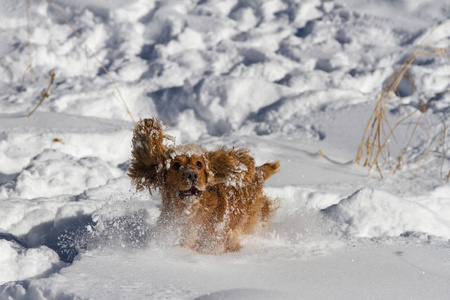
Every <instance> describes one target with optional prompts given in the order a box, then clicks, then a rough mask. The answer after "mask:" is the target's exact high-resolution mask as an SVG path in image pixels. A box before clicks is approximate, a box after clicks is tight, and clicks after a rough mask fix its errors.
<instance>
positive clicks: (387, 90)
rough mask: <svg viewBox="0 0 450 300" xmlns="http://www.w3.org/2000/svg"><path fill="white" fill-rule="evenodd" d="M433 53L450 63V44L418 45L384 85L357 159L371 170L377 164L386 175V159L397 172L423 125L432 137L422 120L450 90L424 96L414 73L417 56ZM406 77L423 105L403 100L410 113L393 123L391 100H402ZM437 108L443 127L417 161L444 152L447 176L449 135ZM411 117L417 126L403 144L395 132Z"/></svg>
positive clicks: (405, 109) (424, 148) (406, 110)
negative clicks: (396, 154)
mask: <svg viewBox="0 0 450 300" xmlns="http://www.w3.org/2000/svg"><path fill="white" fill-rule="evenodd" d="M441 26H442V25H441ZM431 55H441V56H442V57H444V59H446V62H447V63H448V60H447V59H448V57H449V56H450V47H433V46H419V47H417V48H416V49H415V51H414V52H413V53H411V54H410V55H409V56H408V57H407V58H406V59H405V61H404V62H403V63H402V65H401V66H400V67H399V68H398V69H397V70H396V72H395V73H394V74H393V75H392V77H391V78H390V79H389V80H388V82H387V83H386V85H385V86H384V88H383V91H382V93H381V95H380V97H379V99H378V101H377V103H376V105H375V109H374V111H373V113H372V115H371V117H370V119H369V121H368V123H367V126H366V128H365V131H364V135H363V138H362V141H361V144H360V146H359V149H358V152H357V155H356V159H355V163H357V164H361V162H362V163H363V166H365V167H368V168H369V172H370V170H372V168H374V167H375V168H376V170H377V171H378V173H379V174H380V176H381V177H382V178H383V174H382V168H381V166H380V165H381V164H382V163H383V164H385V163H386V162H387V165H388V168H389V170H393V173H395V172H396V171H397V170H398V169H399V168H400V167H401V166H402V165H404V164H405V152H406V150H407V149H408V147H410V145H411V144H412V142H413V139H414V137H415V136H416V134H417V132H418V131H419V129H420V130H421V131H423V132H425V133H426V134H427V135H428V137H429V139H431V135H430V134H429V133H428V131H427V130H426V128H425V127H424V126H423V125H422V123H421V121H422V116H425V113H426V112H427V109H428V108H429V107H430V106H433V107H435V108H436V106H435V102H436V100H437V99H439V98H441V97H442V96H443V95H444V94H446V93H448V92H449V90H446V91H443V92H441V93H439V94H438V95H436V96H435V97H433V98H430V99H428V100H424V99H422V98H421V97H420V95H419V93H417V87H416V84H415V82H414V79H413V76H412V73H411V65H412V64H413V62H414V61H415V60H416V59H417V58H421V57H425V56H431ZM402 80H408V81H410V83H411V85H412V89H413V95H415V96H416V97H417V101H418V104H419V105H418V108H416V109H415V110H413V111H408V109H407V108H406V107H405V106H404V105H403V104H402V103H401V107H403V109H404V111H405V112H406V116H405V117H404V118H403V119H401V120H400V121H398V122H397V123H396V124H395V125H394V126H391V125H390V123H389V121H388V118H387V116H386V110H387V108H388V106H389V104H390V103H391V101H393V100H399V101H400V102H401V96H400V93H399V91H398V88H399V85H400V83H401V81H402ZM436 111H437V113H436V114H437V115H438V117H439V121H440V123H441V124H442V127H443V130H442V132H441V133H440V134H439V135H438V136H437V137H435V138H434V140H433V141H432V142H431V143H430V141H428V142H427V143H426V144H428V145H429V146H424V147H423V149H422V150H421V151H422V152H421V153H422V154H421V155H420V156H419V159H417V160H416V162H420V161H421V160H422V159H423V158H424V157H425V156H426V155H427V154H429V153H435V154H439V155H441V156H442V164H441V177H444V175H443V167H444V162H445V159H446V157H447V156H446V153H445V137H446V131H447V127H446V124H445V121H444V119H443V118H442V116H441V114H440V113H439V112H438V110H437V109H436ZM416 114H419V116H418V118H417V120H416V121H412V120H411V117H412V116H413V115H416ZM425 117H426V116H425ZM407 121H409V122H412V123H410V125H411V124H413V125H414V128H413V129H412V133H411V135H410V136H409V138H408V139H407V142H406V144H401V143H400V142H399V140H398V139H397V137H396V135H395V130H396V129H397V127H398V126H399V125H400V124H404V123H405V122H407ZM391 140H392V141H394V143H393V144H394V145H395V147H397V150H398V151H399V153H400V156H399V157H398V158H397V163H396V166H395V167H393V166H392V165H391V161H392V157H391V149H390V148H389V146H390V145H389V143H390V141H391ZM439 142H441V144H442V148H441V150H440V151H437V150H433V149H435V148H436V147H437V146H438V144H439ZM449 178H450V171H449V173H448V175H447V176H446V180H447V182H448V180H449Z"/></svg>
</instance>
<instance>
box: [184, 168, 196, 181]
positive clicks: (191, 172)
mask: <svg viewBox="0 0 450 300" xmlns="http://www.w3.org/2000/svg"><path fill="white" fill-rule="evenodd" d="M198 175H199V174H198V172H197V171H196V170H192V169H188V170H186V172H185V173H184V178H185V179H188V180H190V181H197V179H198Z"/></svg>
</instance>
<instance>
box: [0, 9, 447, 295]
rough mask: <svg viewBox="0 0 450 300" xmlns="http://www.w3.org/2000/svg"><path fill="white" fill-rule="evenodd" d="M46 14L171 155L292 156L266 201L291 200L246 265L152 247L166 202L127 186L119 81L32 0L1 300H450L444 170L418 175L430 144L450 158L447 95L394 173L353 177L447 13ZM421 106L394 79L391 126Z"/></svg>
mask: <svg viewBox="0 0 450 300" xmlns="http://www.w3.org/2000/svg"><path fill="white" fill-rule="evenodd" d="M50 2H51V3H52V4H53V5H55V7H56V8H57V9H59V10H60V11H61V13H62V14H63V15H64V16H65V17H67V18H68V20H70V22H71V23H72V24H73V25H74V27H75V28H76V29H77V30H78V31H79V32H80V33H81V35H82V36H83V38H84V39H85V40H86V43H87V44H88V46H89V48H90V49H92V50H93V51H94V52H95V53H96V55H97V57H98V58H99V59H100V60H101V61H102V62H103V63H104V64H105V66H106V67H107V68H108V70H109V71H110V72H111V75H112V76H113V77H114V78H115V80H116V81H117V85H118V87H119V89H120V93H121V94H122V95H123V98H124V100H125V102H126V105H127V106H128V107H129V109H130V111H131V113H132V115H133V117H134V118H135V119H136V120H137V119H139V118H145V117H151V116H158V117H159V118H161V119H162V120H164V121H165V122H166V124H167V127H168V133H169V134H170V135H172V136H174V137H176V142H177V143H179V144H183V143H197V144H200V145H201V146H202V147H205V148H207V149H214V148H216V147H218V146H223V145H225V146H227V147H231V146H239V147H246V148H249V149H250V150H251V154H252V155H253V156H254V157H255V159H256V161H257V163H258V164H261V163H264V162H266V161H273V160H280V162H281V171H280V173H279V174H277V175H275V176H274V177H273V178H271V179H270V180H269V181H268V182H267V184H266V188H265V191H266V193H267V194H268V195H270V196H272V197H275V198H278V199H279V201H280V203H281V205H280V208H279V210H278V211H277V213H276V215H275V216H274V219H273V223H272V224H271V226H270V227H269V228H268V229H267V230H266V231H264V232H260V233H258V234H255V235H252V236H248V237H245V238H244V240H243V245H244V248H243V249H242V250H241V251H240V252H238V253H230V254H225V255H220V256H210V255H202V254H197V253H193V252H191V251H189V250H187V249H183V248H180V247H178V246H177V245H176V240H174V239H173V237H172V236H171V235H170V234H169V235H167V236H165V237H154V236H152V230H153V228H154V226H155V223H156V220H157V218H158V215H159V208H160V206H159V201H160V198H159V196H158V195H153V196H149V195H148V194H147V193H136V192H135V191H134V190H133V187H132V186H131V184H130V180H129V179H128V178H127V175H126V170H127V168H128V166H129V160H130V151H131V137H132V129H133V123H132V121H131V118H130V116H129V115H128V114H127V112H126V110H125V107H124V105H123V103H122V100H121V97H120V95H119V94H118V91H117V90H116V89H115V88H114V85H113V83H112V82H111V81H110V79H109V78H108V76H106V74H105V73H104V72H103V70H102V69H101V67H100V66H99V65H98V64H97V63H96V61H95V59H94V58H93V56H92V55H91V53H90V52H89V50H88V49H87V48H86V47H85V45H84V44H83V43H82V42H81V41H80V40H79V39H78V37H77V36H76V34H74V32H73V31H72V29H71V28H70V27H69V26H68V25H67V24H66V23H65V22H64V21H63V20H62V19H61V18H60V16H59V15H58V14H57V13H56V12H55V10H53V8H51V7H50V6H49V5H48V4H47V3H46V1H40V2H37V1H31V7H30V25H31V26H30V42H31V57H32V65H33V74H34V77H35V83H32V82H31V75H30V70H29V68H27V66H28V65H29V64H30V56H29V48H28V38H27V18H26V1H15V0H2V3H1V9H0V38H1V40H2V42H1V43H0V54H1V55H0V74H1V75H0V90H1V93H0V99H1V101H0V107H1V111H0V150H1V151H0V299H197V298H198V299H255V298H258V299H290V298H291V299H343V298H349V299H362V298H364V299H386V298H388V299H446V298H448V295H449V294H450V196H449V195H450V187H449V185H448V184H445V175H446V174H447V172H448V170H449V167H450V161H449V160H448V158H444V160H443V159H442V157H441V156H439V155H437V154H433V153H430V154H428V155H427V156H425V158H424V159H422V160H421V161H420V162H419V163H413V161H415V160H416V159H417V158H418V157H420V153H419V152H418V151H419V149H420V147H421V145H424V144H427V143H428V144H429V143H430V141H431V143H432V142H433V141H438V142H436V144H434V147H435V148H436V149H434V148H433V149H432V150H440V149H442V148H439V149H438V147H443V148H444V149H446V148H447V147H448V146H449V140H450V137H449V136H448V133H447V132H445V134H446V139H445V140H443V139H439V138H440V135H439V134H440V133H441V132H442V130H443V128H444V125H443V124H445V125H446V126H449V125H450V124H449V122H448V114H449V113H450V96H449V95H448V94H445V95H444V96H442V97H440V98H438V101H436V107H433V108H432V109H429V110H428V111H427V112H426V113H425V114H423V117H421V118H423V119H422V120H425V121H423V123H421V124H422V127H421V128H423V130H418V133H417V136H416V137H415V139H414V141H413V142H412V143H411V144H410V147H409V148H408V150H407V151H406V152H405V161H407V162H411V163H410V164H408V165H407V166H404V167H402V168H401V169H400V170H399V171H397V173H396V174H395V175H394V174H392V172H389V170H387V169H386V168H385V166H381V168H382V172H383V176H384V178H383V179H380V177H379V174H378V172H377V171H376V170H372V171H371V172H370V174H369V170H368V169H367V168H364V167H362V166H359V165H355V164H354V163H353V160H354V158H355V155H356V152H357V149H358V146H359V143H360V142H361V138H362V136H363V133H364V128H365V126H366V123H367V121H368V120H369V117H370V115H371V113H372V111H373V108H374V104H375V102H374V101H375V99H376V98H377V96H378V95H379V94H380V92H381V90H382V87H383V83H385V82H386V81H387V80H388V79H389V77H390V76H391V75H392V74H393V73H394V72H395V71H396V69H397V68H398V67H399V65H400V64H401V63H402V61H403V60H404V59H405V57H406V56H407V55H409V54H410V53H411V52H412V51H414V49H415V47H417V46H418V45H420V44H421V43H427V44H430V45H431V44H432V45H440V46H441V47H442V46H443V47H449V44H450V23H444V24H443V25H441V26H439V27H437V28H436V26H437V25H439V24H441V23H442V22H445V21H446V20H448V19H449V18H450V4H449V3H448V1H445V0H420V1H413V0H401V1H382V0H363V1H357V0H349V1H345V2H344V1H338V0H336V1H327V0H303V1H294V0H292V1H291V0H267V1H262V0H254V1H252V0H249V1H246V0H241V1H238V0H224V1H208V0H207V1H195V0H192V1H144V0H133V1H124V0H114V1H103V0H91V1H84V0H83V1H76V2H73V1H67V0H54V1H50ZM448 58H449V56H448V52H447V56H443V55H434V56H429V57H425V58H420V59H418V60H417V61H415V63H414V64H413V67H412V72H413V75H414V83H415V84H416V87H417V90H418V91H419V93H420V94H421V96H422V97H423V98H425V99H427V98H430V97H434V96H436V95H438V94H439V93H441V92H443V91H445V90H448V89H450V81H449V78H450V76H449V75H450V69H449V60H448ZM53 68H54V69H55V73H56V77H55V82H54V84H53V85H52V86H51V87H50V90H49V93H50V97H49V98H48V99H45V101H44V102H43V104H42V105H41V106H40V107H39V108H38V110H37V111H36V112H35V113H34V114H33V115H32V116H31V117H30V118H26V116H27V114H28V113H29V112H30V111H31V110H32V109H33V108H34V107H35V106H36V105H37V104H38V102H39V101H40V99H41V98H40V94H41V93H42V92H43V91H44V90H45V88H46V87H47V86H48V84H49V82H50V76H49V71H50V70H52V69H53ZM413 91H414V90H413V86H412V85H411V83H410V82H408V81H407V80H405V81H404V82H402V85H401V86H400V91H399V92H400V94H401V96H402V97H403V99H402V101H403V102H402V103H403V104H401V103H400V102H399V101H393V102H392V103H391V104H390V106H389V109H388V110H387V111H388V114H389V115H388V117H389V118H390V120H392V124H394V122H395V120H400V119H402V118H403V117H404V114H405V113H404V108H405V107H406V108H411V107H416V106H418V103H417V100H416V99H417V98H416V97H415V94H414V93H413ZM440 118H442V120H443V121H441V119H440ZM413 120H414V119H413ZM398 130H399V134H398V137H399V140H402V139H403V140H404V139H406V138H405V137H403V136H404V134H405V133H406V132H408V131H409V132H410V130H411V125H409V127H408V126H407V125H401V126H399V128H398ZM439 141H443V142H439ZM392 143H393V144H394V141H392ZM394 148H395V147H394ZM394 151H395V150H394ZM441 166H442V167H443V168H442V170H443V172H444V178H441V177H440V170H441Z"/></svg>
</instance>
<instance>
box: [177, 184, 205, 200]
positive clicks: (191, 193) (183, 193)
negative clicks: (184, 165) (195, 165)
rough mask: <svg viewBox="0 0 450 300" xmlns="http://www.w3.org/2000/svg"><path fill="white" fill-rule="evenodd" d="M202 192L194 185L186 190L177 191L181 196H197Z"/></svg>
mask: <svg viewBox="0 0 450 300" xmlns="http://www.w3.org/2000/svg"><path fill="white" fill-rule="evenodd" d="M202 194H203V191H201V190H199V189H198V188H196V187H195V186H193V187H191V188H190V189H189V190H187V191H179V192H178V195H179V196H180V197H181V198H185V197H192V196H194V197H199V196H201V195H202Z"/></svg>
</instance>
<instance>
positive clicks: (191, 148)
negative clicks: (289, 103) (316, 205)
mask: <svg viewBox="0 0 450 300" xmlns="http://www.w3.org/2000/svg"><path fill="white" fill-rule="evenodd" d="M170 141H171V139H170V137H169V136H167V135H165V134H164V125H163V124H162V123H161V122H160V121H159V120H158V119H156V118H153V119H144V120H141V121H139V123H138V124H137V125H136V127H135V129H134V135H133V140H132V143H133V149H132V157H133V158H132V160H131V166H130V168H129V170H128V175H129V176H130V177H131V180H132V182H133V184H134V185H135V186H136V189H137V190H143V189H148V190H149V192H150V194H151V193H152V192H155V191H157V190H158V191H159V192H160V194H161V197H162V209H161V215H160V217H159V219H158V226H159V228H165V229H167V228H171V229H174V228H176V230H177V231H179V232H180V243H181V245H182V246H184V247H188V248H191V249H193V250H195V251H198V252H202V253H212V254H220V253H225V252H234V251H238V250H239V249H240V248H241V245H240V237H241V236H242V235H244V234H248V233H251V232H253V231H254V230H255V229H257V228H258V227H261V225H264V224H265V223H266V222H267V221H268V220H269V218H270V217H271V215H272V214H273V212H274V211H275V209H276V205H274V202H273V201H271V200H270V199H269V198H268V197H267V196H265V195H264V194H263V190H262V189H263V184H264V181H265V180H267V179H268V178H269V177H271V176H272V175H273V174H275V173H276V172H277V171H278V169H279V166H280V163H279V162H273V163H266V164H264V165H262V166H259V167H256V166H255V162H254V159H253V157H251V156H250V155H248V152H249V150H247V149H235V148H232V149H230V150H226V149H225V148H219V149H218V150H216V151H206V150H204V149H202V148H200V147H198V146H196V145H184V146H174V145H170Z"/></svg>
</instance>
